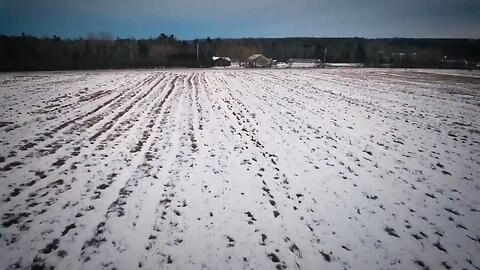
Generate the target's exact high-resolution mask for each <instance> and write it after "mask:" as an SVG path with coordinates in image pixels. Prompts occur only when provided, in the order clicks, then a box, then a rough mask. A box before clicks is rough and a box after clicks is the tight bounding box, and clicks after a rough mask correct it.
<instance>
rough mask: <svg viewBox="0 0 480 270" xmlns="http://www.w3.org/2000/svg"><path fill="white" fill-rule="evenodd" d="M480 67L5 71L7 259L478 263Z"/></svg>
mask: <svg viewBox="0 0 480 270" xmlns="http://www.w3.org/2000/svg"><path fill="white" fill-rule="evenodd" d="M479 121H480V79H479V78H468V77H459V76H448V75H441V74H425V73H419V72H414V71H408V70H382V69H303V70H301V69H299V70H295V69H289V70H255V69H249V70H228V69H226V70H170V71H152V70H144V71H141V70H140V71H104V72H101V71H90V72H49V73H17V74H0V122H1V123H0V145H1V148H0V217H1V223H0V269H5V268H6V269H15V268H21V269H24V268H30V267H37V268H35V269H43V268H46V269H50V267H55V269H114V268H115V269H138V268H142V269H343V268H346V269H417V268H418V269H421V268H429V269H462V268H466V269H475V268H476V269H478V268H479V267H480V257H479V255H480V213H479V211H480V122H479Z"/></svg>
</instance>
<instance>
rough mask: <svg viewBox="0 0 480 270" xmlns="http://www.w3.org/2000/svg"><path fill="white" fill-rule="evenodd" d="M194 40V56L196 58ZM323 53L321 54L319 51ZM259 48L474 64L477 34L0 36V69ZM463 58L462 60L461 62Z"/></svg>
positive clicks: (370, 61) (237, 55)
mask: <svg viewBox="0 0 480 270" xmlns="http://www.w3.org/2000/svg"><path fill="white" fill-rule="evenodd" d="M197 43H198V51H199V60H198V61H197V55H196V53H197ZM325 52H326V55H325ZM255 53H262V54H264V55H265V56H266V57H268V58H272V59H275V60H277V61H280V62H285V61H288V60H289V59H290V58H316V59H322V60H323V59H324V58H325V60H326V62H328V63H363V64H365V65H366V66H372V67H376V66H391V67H439V68H442V67H445V68H447V67H449V68H452V67H453V68H455V67H456V68H465V67H475V65H478V63H480V40H479V39H412V38H391V39H365V38H239V39H218V38H217V39H211V38H206V39H199V40H179V39H177V38H176V37H175V36H173V35H166V34H161V35H159V36H158V37H155V38H148V39H135V38H120V37H117V38H114V37H113V36H112V35H111V34H108V33H105V32H103V33H100V34H96V35H89V37H86V38H78V39H61V38H59V37H57V36H53V37H45V38H38V37H33V36H29V35H24V34H22V35H21V36H5V35H0V71H22V70H72V69H73V70H74V69H116V68H154V67H199V66H200V67H209V66H211V65H212V62H211V57H212V56H228V57H230V58H231V59H232V61H236V62H243V61H245V60H246V59H247V58H248V57H249V56H250V55H252V54H255ZM467 63H468V64H467Z"/></svg>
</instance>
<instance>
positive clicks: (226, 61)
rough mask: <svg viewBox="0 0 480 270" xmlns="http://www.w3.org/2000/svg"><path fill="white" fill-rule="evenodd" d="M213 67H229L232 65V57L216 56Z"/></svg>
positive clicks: (213, 59) (213, 58)
mask: <svg viewBox="0 0 480 270" xmlns="http://www.w3.org/2000/svg"><path fill="white" fill-rule="evenodd" d="M212 61H213V65H214V66H217V67H229V66H231V65H232V60H231V59H230V57H226V56H214V57H212Z"/></svg>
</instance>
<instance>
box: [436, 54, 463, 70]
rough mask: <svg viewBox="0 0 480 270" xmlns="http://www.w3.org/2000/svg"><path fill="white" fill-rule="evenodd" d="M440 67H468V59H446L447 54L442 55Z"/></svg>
mask: <svg viewBox="0 0 480 270" xmlns="http://www.w3.org/2000/svg"><path fill="white" fill-rule="evenodd" d="M442 68H455V69H466V68H468V61H467V60H466V59H448V58H447V56H444V57H443V59H442Z"/></svg>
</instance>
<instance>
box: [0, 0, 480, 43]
mask: <svg viewBox="0 0 480 270" xmlns="http://www.w3.org/2000/svg"><path fill="white" fill-rule="evenodd" d="M101 31H107V32H109V33H111V34H112V35H113V36H114V37H116V36H120V37H136V38H147V37H157V36H158V35H159V34H160V33H166V34H174V35H175V36H176V37H178V38H181V39H194V38H204V37H212V38H216V37H220V38H240V37H307V36H308V37H366V38H383V37H387V38H388V37H413V38H416V37H431V38H480V0H0V34H5V35H20V34H21V33H25V34H28V35H34V36H38V37H42V36H53V35H57V36H60V37H62V38H76V37H85V36H88V35H89V33H90V34H91V33H98V32H101Z"/></svg>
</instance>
